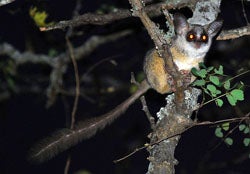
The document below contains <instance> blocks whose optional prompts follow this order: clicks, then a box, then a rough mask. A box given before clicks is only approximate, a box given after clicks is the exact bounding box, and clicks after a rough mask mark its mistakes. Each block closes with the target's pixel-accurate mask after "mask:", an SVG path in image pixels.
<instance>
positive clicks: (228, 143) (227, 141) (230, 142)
mask: <svg viewBox="0 0 250 174" xmlns="http://www.w3.org/2000/svg"><path fill="white" fill-rule="evenodd" d="M224 142H225V143H226V144H227V145H229V146H231V145H233V142H234V141H233V139H232V138H230V137H227V138H226V139H225V140H224Z"/></svg>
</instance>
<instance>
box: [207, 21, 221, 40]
mask: <svg viewBox="0 0 250 174" xmlns="http://www.w3.org/2000/svg"><path fill="white" fill-rule="evenodd" d="M222 24H223V20H217V21H214V22H212V23H211V24H209V25H208V27H207V33H208V35H209V36H211V37H214V36H215V35H216V34H217V33H218V32H219V31H220V29H221V27H222Z"/></svg>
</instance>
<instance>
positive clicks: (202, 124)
mask: <svg viewBox="0 0 250 174" xmlns="http://www.w3.org/2000/svg"><path fill="white" fill-rule="evenodd" d="M249 116H250V112H249V113H247V114H246V115H245V116H244V117H241V118H230V119H224V120H219V121H215V122H210V121H205V122H201V123H195V124H192V125H190V126H189V127H187V128H186V129H184V130H183V131H181V132H179V133H176V134H174V135H171V136H168V137H164V138H162V139H160V140H158V141H156V142H153V143H150V144H145V145H144V146H142V147H139V148H136V149H135V150H134V151H133V152H131V153H129V154H128V155H125V156H124V157H122V158H119V159H117V160H114V161H113V162H114V163H118V162H121V161H123V160H125V159H126V158H128V157H130V156H132V155H134V154H135V153H136V152H138V151H141V150H143V149H146V148H149V147H151V146H154V145H156V144H159V143H160V142H162V141H164V140H167V139H170V138H173V137H176V136H179V135H182V134H183V133H184V132H186V131H187V130H189V129H191V128H193V127H197V126H207V125H218V124H222V123H225V122H230V123H233V122H239V121H240V122H242V121H244V120H250V117H249Z"/></svg>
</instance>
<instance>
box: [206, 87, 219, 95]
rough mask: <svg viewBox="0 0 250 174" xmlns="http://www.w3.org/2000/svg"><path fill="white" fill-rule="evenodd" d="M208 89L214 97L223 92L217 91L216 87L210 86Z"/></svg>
mask: <svg viewBox="0 0 250 174" xmlns="http://www.w3.org/2000/svg"><path fill="white" fill-rule="evenodd" d="M207 89H208V90H209V91H210V93H211V95H212V96H213V97H216V96H217V95H218V94H221V91H220V90H217V88H216V87H215V86H214V85H211V84H208V85H207Z"/></svg>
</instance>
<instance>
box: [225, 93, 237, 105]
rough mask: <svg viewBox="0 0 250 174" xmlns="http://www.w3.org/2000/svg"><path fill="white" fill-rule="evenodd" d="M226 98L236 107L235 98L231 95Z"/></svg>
mask: <svg viewBox="0 0 250 174" xmlns="http://www.w3.org/2000/svg"><path fill="white" fill-rule="evenodd" d="M226 97H227V100H228V102H229V103H230V105H232V106H235V105H236V102H237V100H235V99H234V97H233V96H232V95H231V94H230V93H228V94H226Z"/></svg>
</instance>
